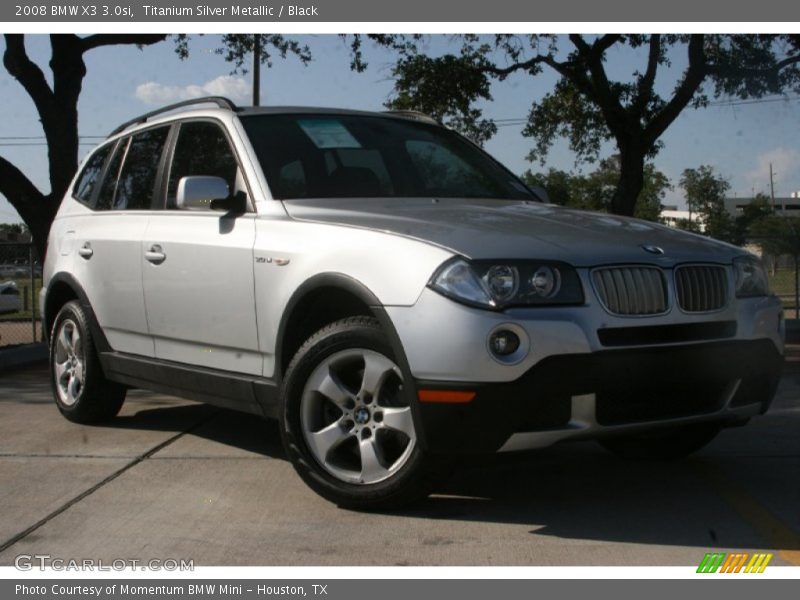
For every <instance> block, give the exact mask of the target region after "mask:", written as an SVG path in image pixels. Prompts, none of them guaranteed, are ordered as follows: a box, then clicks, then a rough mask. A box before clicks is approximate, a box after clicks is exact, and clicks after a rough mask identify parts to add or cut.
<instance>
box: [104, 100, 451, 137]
mask: <svg viewBox="0 0 800 600" xmlns="http://www.w3.org/2000/svg"><path fill="white" fill-rule="evenodd" d="M202 104H214V105H216V107H217V108H216V109H213V108H212V109H211V110H212V111H213V110H219V111H225V112H228V113H231V114H236V115H238V116H242V117H246V116H251V115H298V114H301V115H352V116H364V117H387V118H400V119H408V120H414V121H420V122H424V123H429V124H431V125H439V124H440V123H439V122H438V121H437V120H436V119H434V118H433V117H431V116H429V115H426V114H425V113H422V112H418V111H413V110H388V111H382V112H378V111H366V110H352V109H346V108H325V107H318V106H237V105H236V104H234V103H233V102H232V101H231V100H229V99H228V98H223V97H221V96H208V97H205V98H194V99H191V100H186V101H183V102H178V103H177V104H170V105H168V106H164V107H162V108H159V109H156V110H153V111H150V112H148V113H145V114H143V115H140V116H138V117H135V118H133V119H131V120H129V121H126V122H125V123H123V124H121V125H120V126H119V127H117V128H116V129H114V131H112V132H111V134H110V135H109V137H113V136H115V135H117V134H119V133H122V132H123V131H126V130H128V129H129V128H132V127H135V126H137V125H142V124H144V123H147V122H149V121H150V120H151V119H153V118H154V117H158V116H162V117H163V116H166V113H171V112H175V114H174V115H169V116H170V117H173V118H176V117H179V116H180V115H181V114H182V112H183V111H186V110H190V109H197V108H199V106H200V105H202ZM206 110H208V109H206ZM177 111H181V112H177Z"/></svg>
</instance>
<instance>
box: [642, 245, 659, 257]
mask: <svg viewBox="0 0 800 600" xmlns="http://www.w3.org/2000/svg"><path fill="white" fill-rule="evenodd" d="M642 250H644V251H645V252H649V253H650V254H659V255H660V254H664V249H663V248H661V247H659V246H652V245H650V244H645V245H643V246H642Z"/></svg>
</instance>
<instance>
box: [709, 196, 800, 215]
mask: <svg viewBox="0 0 800 600" xmlns="http://www.w3.org/2000/svg"><path fill="white" fill-rule="evenodd" d="M752 201H753V198H725V208H726V209H728V212H729V213H730V214H731V216H732V217H737V216H739V215H740V214H742V209H743V208H744V207H745V206H747V205H748V204H750V203H751V202H752ZM770 203H772V200H770ZM773 209H774V210H775V214H776V215H781V216H785V217H800V191H798V192H792V193H791V194H790V195H789V196H782V197H776V198H775V204H774V205H773Z"/></svg>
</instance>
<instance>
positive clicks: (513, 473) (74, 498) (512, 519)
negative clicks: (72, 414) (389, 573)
mask: <svg viewBox="0 0 800 600" xmlns="http://www.w3.org/2000/svg"><path fill="white" fill-rule="evenodd" d="M798 371H800V369H794V368H792V369H791V372H790V373H789V374H787V375H786V376H785V377H784V379H783V382H782V384H781V388H780V393H779V397H778V399H777V400H776V402H775V404H774V406H773V409H772V410H771V411H770V413H769V414H768V415H767V416H765V417H762V418H760V419H755V420H754V421H753V422H751V424H750V425H748V426H747V427H744V428H737V429H731V430H726V431H724V432H723V433H722V434H721V435H720V436H719V438H718V439H717V440H715V441H714V442H713V443H712V444H711V445H710V446H709V447H708V448H707V449H705V450H704V451H702V452H701V453H699V454H698V455H697V456H695V457H692V458H691V459H688V460H685V461H682V462H676V463H638V462H626V461H623V460H620V459H617V458H615V457H614V456H612V455H610V454H608V453H606V452H605V451H603V450H602V449H601V448H599V447H598V446H597V445H595V444H593V443H573V444H565V445H562V446H557V447H554V448H549V449H546V450H542V451H537V452H535V453H529V454H525V455H519V456H507V457H499V458H491V459H485V460H482V461H481V462H480V464H472V465H465V466H463V467H462V468H460V469H459V470H458V471H457V472H456V473H455V474H454V476H453V478H452V479H451V480H449V481H447V482H443V483H442V485H441V486H440V489H438V490H437V491H436V494H435V495H434V496H432V497H431V498H429V499H428V500H426V501H425V502H423V503H422V504H420V505H418V506H416V507H414V508H412V509H408V510H405V511H403V512H400V513H394V514H360V513H355V512H349V511H344V510H341V509H338V508H336V507H335V506H333V505H331V504H329V503H327V502H326V501H324V500H322V499H321V498H319V497H318V496H316V495H315V494H314V493H313V492H311V491H310V490H309V489H308V488H306V486H305V485H304V484H303V483H302V482H301V481H300V479H299V478H298V477H297V476H296V475H295V473H294V471H293V469H292V467H291V466H290V465H289V464H288V463H287V462H286V460H285V459H284V457H283V452H282V450H281V447H280V441H279V436H278V431H277V427H276V425H275V424H274V423H270V422H264V421H261V420H258V419H256V418H253V417H251V416H248V415H240V414H238V413H234V412H231V411H225V410H220V409H216V408H212V407H208V406H204V405H199V404H194V403H191V402H187V401H183V400H180V399H176V398H171V397H167V396H161V395H158V394H152V393H149V392H143V391H132V392H130V393H129V398H128V401H127V402H126V404H125V407H124V408H123V411H122V413H121V415H120V417H119V418H118V419H116V420H114V421H113V422H111V423H109V424H106V425H103V426H94V427H87V426H80V425H75V424H72V423H69V422H68V421H66V420H64V419H63V418H62V417H61V416H60V415H59V413H58V411H57V410H56V408H55V406H54V405H53V404H52V401H51V399H50V392H49V387H48V384H47V380H46V371H45V370H44V368H43V367H35V368H31V369H28V370H25V371H22V372H17V373H14V374H6V375H4V376H0V507H2V508H0V565H9V564H13V561H14V557H15V556H17V555H19V554H37V553H38V554H49V555H51V556H53V557H59V558H64V559H70V558H79V559H82V558H94V559H103V560H106V561H110V560H113V559H116V558H138V559H153V558H162V559H163V558H175V559H181V558H183V559H194V561H195V564H196V565H283V564H287V565H339V564H341V565H367V564H378V565H471V564H474V565H591V564H602V565H696V564H698V563H699V562H700V560H701V559H702V557H703V555H704V554H705V552H708V551H711V550H715V551H723V552H725V551H761V552H765V551H769V552H775V554H776V557H775V559H774V560H773V564H794V565H800V508H798V507H800V372H798Z"/></svg>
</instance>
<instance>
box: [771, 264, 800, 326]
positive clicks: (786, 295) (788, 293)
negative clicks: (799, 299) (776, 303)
mask: <svg viewBox="0 0 800 600" xmlns="http://www.w3.org/2000/svg"><path fill="white" fill-rule="evenodd" d="M769 285H770V288H771V289H772V292H773V293H775V294H777V295H778V296H779V297H780V299H781V301H782V302H783V308H784V309H785V310H786V311H787V312H788V314H787V315H786V316H787V317H789V318H792V317H794V318H798V317H800V315H798V311H797V306H796V304H795V275H794V269H779V270H777V271H776V272H775V273H774V274H772V273H770V276H769Z"/></svg>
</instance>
